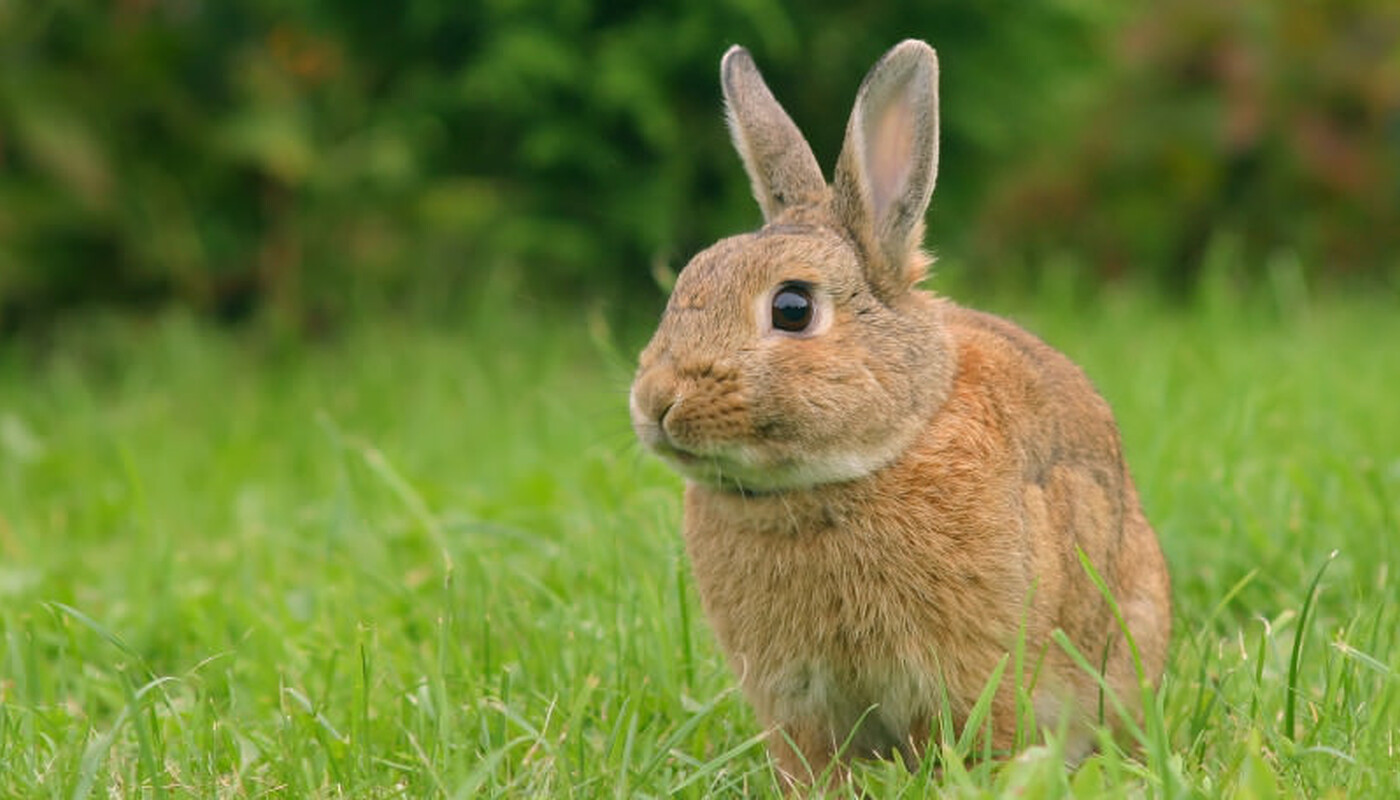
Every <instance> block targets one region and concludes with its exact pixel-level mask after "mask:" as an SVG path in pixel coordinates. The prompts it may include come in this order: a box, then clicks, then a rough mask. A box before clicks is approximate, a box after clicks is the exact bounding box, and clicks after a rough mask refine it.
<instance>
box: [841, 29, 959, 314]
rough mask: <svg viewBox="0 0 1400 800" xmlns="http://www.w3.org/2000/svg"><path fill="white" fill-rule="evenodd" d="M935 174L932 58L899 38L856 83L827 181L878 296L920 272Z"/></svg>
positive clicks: (905, 286)
mask: <svg viewBox="0 0 1400 800" xmlns="http://www.w3.org/2000/svg"><path fill="white" fill-rule="evenodd" d="M937 174H938V56H937V54H935V53H934V51H933V48H932V47H929V46H928V45H927V44H925V43H924V42H921V41H918V40H916V39H906V40H905V41H903V42H900V43H899V44H897V45H895V46H894V48H893V49H891V50H890V51H889V52H888V53H886V54H885V55H884V57H883V58H881V59H880V60H879V61H878V62H876V64H875V66H874V67H871V68H870V72H869V74H867V75H866V76H865V81H864V82H862V83H861V85H860V92H859V93H858V94H857V95H856V104H855V108H854V109H853V110H852V111H851V120H850V122H849V123H848V124H847V126H846V141H845V144H844V145H843V146H842V148H841V158H840V160H839V161H838V162H837V164H836V179H835V182H834V184H833V189H834V195H833V198H832V203H833V210H834V211H835V213H836V216H837V218H838V219H839V220H840V221H841V222H842V224H844V225H845V227H846V229H847V230H848V231H849V232H850V234H851V235H852V237H853V238H854V239H855V240H856V242H857V243H858V244H859V246H860V247H861V249H862V250H863V251H864V252H863V253H862V255H864V256H865V261H866V271H867V275H866V278H867V280H869V281H870V284H871V286H872V287H873V288H874V289H875V291H876V292H877V293H878V294H879V295H880V296H882V297H883V298H884V299H886V300H889V299H893V298H895V297H898V296H899V295H900V294H903V293H904V292H906V291H908V290H909V288H910V287H912V286H913V285H914V284H915V283H917V282H918V281H919V280H921V279H922V278H923V272H924V265H925V260H924V258H923V257H922V256H921V255H920V253H919V246H920V244H921V243H922V240H923V232H924V226H923V222H924V212H925V211H926V210H927V209H928V203H929V198H930V197H931V196H932V195H933V183H934V178H935V177H936V176H937Z"/></svg>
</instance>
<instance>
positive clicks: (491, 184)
mask: <svg viewBox="0 0 1400 800" xmlns="http://www.w3.org/2000/svg"><path fill="white" fill-rule="evenodd" d="M909 36H915V37H920V38H924V39H927V40H928V41H930V42H931V43H933V44H934V46H935V47H937V48H938V50H939V54H940V58H941V62H942V66H943V79H942V88H943V103H944V106H943V121H944V150H943V162H942V163H943V166H942V170H941V173H940V182H939V184H940V185H939V191H938V193H937V195H936V197H935V201H934V208H933V210H932V212H931V215H930V225H931V237H930V239H931V243H932V244H933V245H934V247H935V249H937V250H938V251H939V252H940V253H941V254H943V255H944V256H945V257H946V258H948V259H950V260H952V261H954V262H965V263H967V264H969V265H972V266H971V267H969V269H968V272H969V274H971V275H975V276H978V277H980V278H985V279H987V280H996V281H1008V282H1013V283H1024V282H1027V281H1033V280H1034V279H1035V275H1036V271H1037V269H1038V268H1039V265H1041V264H1043V263H1045V262H1046V261H1047V260H1056V261H1057V263H1060V262H1063V263H1071V264H1073V265H1075V266H1074V269H1076V270H1079V271H1081V272H1083V273H1084V274H1085V275H1086V276H1089V277H1091V278H1093V279H1099V278H1113V277H1118V276H1130V277H1141V278H1144V279H1148V280H1151V281H1153V282H1155V283H1156V284H1158V285H1160V286H1162V287H1164V288H1168V289H1172V290H1176V291H1190V290H1191V289H1192V287H1193V286H1194V284H1195V283H1196V282H1197V280H1198V279H1199V267H1200V265H1201V264H1202V263H1204V262H1205V261H1208V260H1209V259H1208V258H1206V254H1207V253H1208V252H1210V251H1211V249H1212V248H1213V247H1214V246H1215V245H1216V244H1220V243H1224V244H1221V247H1222V248H1224V249H1225V250H1226V251H1228V252H1229V253H1230V254H1232V258H1231V259H1229V264H1230V265H1231V266H1230V268H1231V270H1232V272H1234V273H1235V274H1234V278H1235V279H1238V280H1239V281H1241V282H1244V283H1246V284H1247V283H1248V282H1250V281H1254V280H1258V279H1259V278H1260V276H1263V275H1265V274H1267V273H1268V271H1269V270H1270V269H1272V268H1273V267H1271V266H1270V265H1273V266H1274V267H1276V266H1277V265H1278V264H1279V263H1284V262H1286V263H1287V264H1289V265H1291V266H1290V269H1293V270H1294V271H1296V272H1297V273H1299V274H1300V275H1302V276H1303V277H1304V279H1305V280H1308V281H1319V280H1332V279H1338V278H1339V279H1348V280H1349V279H1353V278H1356V279H1362V280H1373V281H1381V282H1393V281H1394V280H1395V278H1396V275H1397V268H1396V262H1397V258H1396V255H1395V254H1396V253H1397V252H1400V250H1398V249H1397V246H1400V60H1397V58H1396V53H1397V52H1400V11H1397V6H1396V4H1394V3H1393V2H1390V1H1389V0H1352V1H1351V2H1343V3H1316V2H1307V1H1306V0H1280V2H1272V3H1255V2H1249V1H1248V0H1162V2H1156V3H1129V4H1123V3H1110V2H1102V3H1096V2H1093V0H1084V1H1083V2H1063V1H1061V2H1054V1H1052V0H1046V1H1045V2H1013V0H999V1H996V0H993V1H991V2H981V3H967V2H924V3H899V2H887V1H886V2H881V1H878V0H869V1H868V2H864V3H860V4H848V3H835V2H826V1H825V0H820V1H819V2H811V3H805V4H799V3H796V2H779V1H778V0H728V1H727V2H716V3H681V2H676V1H675V0H662V1H661V2H608V3H603V2H597V0H477V1H475V2H466V3H462V2H449V1H447V0H407V2H402V3H333V2H329V1H328V0H290V1H289V2H273V0H248V1H247V2H236V3H210V2H199V0H118V1H117V2H110V1H106V2H98V1H97V0H63V1H62V2H58V1H55V2H49V3H4V4H0V328H9V329H13V328H14V327H15V326H17V325H20V326H22V325H24V324H25V323H27V322H32V321H37V320H43V319H45V318H48V317H49V316H51V315H52V314H53V313H54V312H56V311H59V310H62V309H66V308H71V307H74V306H81V305H87V304H91V303H101V304H118V305H136V306H141V305H149V304H164V303H168V302H179V303H183V304H187V305H189V306H192V307H194V308H196V309H198V310H200V311H202V312H206V313H210V314H217V315H221V316H224V317H229V318H237V317H240V316H243V315H246V314H248V313H250V312H252V311H254V310H258V309H269V310H271V311H272V312H274V313H277V314H280V315H284V316H286V317H287V318H289V319H293V320H298V321H303V322H304V321H307V320H315V319H320V318H327V317H329V318H335V317H336V316H338V315H342V314H345V313H348V312H350V311H352V310H355V309H357V308H360V307H369V308H385V307H389V308H393V307H399V306H404V305H414V304H422V303H430V304H437V305H438V306H440V307H446V308H450V307H451V306H452V304H454V303H460V302H461V301H462V300H464V299H469V298H470V297H471V296H472V295H473V293H475V292H477V291H478V290H479V289H480V287H481V286H482V285H483V282H484V281H485V280H486V279H487V276H488V275H491V276H495V277H496V278H501V277H505V278H506V279H508V280H509V281H511V282H512V283H513V284H514V285H516V286H517V287H519V288H520V289H521V290H522V291H528V292H531V293H535V294H538V295H541V296H549V295H561V294H578V293H585V294H589V295H593V296H605V297H612V298H627V297H638V296H644V295H654V293H655V292H656V281H655V280H654V277H653V276H654V274H662V275H664V274H665V273H666V272H667V271H669V270H674V269H676V268H678V267H679V266H680V265H682V264H683V263H684V261H685V259H686V258H687V257H688V256H689V255H690V254H691V253H692V252H693V251H694V250H695V249H696V248H698V247H700V246H703V245H704V244H705V243H706V242H708V241H710V240H712V239H714V238H716V237H717V236H719V235H723V234H725V233H730V232H734V231H737V230H741V229H746V228H751V227H753V226H755V225H756V223H757V220H758V214H757V210H756V208H755V206H754V205H753V202H752V200H751V198H750V197H749V195H748V189H747V186H746V184H745V182H744V178H743V173H742V170H741V169H740V166H739V163H738V159H737V158H736V157H735V156H734V155H733V153H732V152H731V150H730V148H729V144H728V141H727V134H726V132H725V130H724V127H723V124H722V120H721V116H720V111H719V102H720V101H719V90H718V79H717V65H718V59H719V56H720V55H721V54H722V53H723V51H724V49H725V48H726V47H728V46H729V45H730V44H732V43H736V42H738V43H743V44H745V45H747V46H748V47H749V48H750V49H751V50H752V51H753V52H754V54H755V57H756V58H757V60H758V62H759V64H760V66H761V67H762V68H763V69H764V71H765V74H766V76H767V77H768V79H769V82H770V83H771V85H772V86H773V87H774V89H775V91H776V93H777V94H778V96H779V98H780V99H781V100H782V101H783V102H784V104H785V105H786V106H787V108H788V109H789V111H790V112H791V113H792V115H793V116H794V118H795V119H796V120H797V121H798V124H799V125H800V126H801V127H802V128H803V129H804V130H805V131H807V132H808V134H809V136H810V138H811V140H812V144H813V146H814V149H815V150H816V152H817V156H818V158H819V160H821V161H822V163H823V164H824V165H825V166H826V167H827V168H828V169H829V168H830V165H831V164H832V162H833V161H834V159H835V157H836V151H837V148H838V147H839V144H840V137H841V133H842V131H843V129H844V124H845V117H846V114H847V113H848V111H849V108H850V103H851V100H852V98H853V95H854V92H855V89H856V86H857V84H858V83H859V80H860V78H861V76H862V75H863V74H864V71H865V70H866V69H867V68H868V67H869V65H870V64H871V63H872V62H873V61H874V60H875V59H876V58H877V57H878V56H879V55H880V53H882V52H883V51H884V50H885V49H886V48H888V47H889V46H890V45H891V44H893V43H894V42H895V41H897V40H899V39H901V38H905V37H909Z"/></svg>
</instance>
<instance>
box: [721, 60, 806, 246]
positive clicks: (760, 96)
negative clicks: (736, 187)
mask: <svg viewBox="0 0 1400 800" xmlns="http://www.w3.org/2000/svg"><path fill="white" fill-rule="evenodd" d="M719 78H720V85H721V86H723V88H724V105H725V108H726V109H727V111H728V117H729V133H730V135H731V137H733V139H734V149H735V150H738V151H739V156H740V157H741V158H743V160H744V169H745V170H746V171H747V172H748V173H749V182H750V183H751V184H752V185H753V196H754V198H755V199H756V200H758V205H759V207H761V208H762V209H763V220H764V221H765V222H772V221H774V220H775V219H777V217H778V216H780V215H781V214H782V213H783V211H785V210H787V209H788V208H797V207H803V206H815V205H818V204H820V203H821V202H822V200H823V199H825V197H826V191H827V190H826V178H824V177H822V171H821V167H819V166H817V159H816V157H815V156H813V155H812V148H811V147H810V146H808V144H807V140H806V139H804V138H802V132H801V131H799V130H798V129H797V126H796V125H794V124H793V122H792V118H791V117H789V116H788V115H787V112H786V111H784V110H783V107H782V106H781V105H778V101H777V99H776V98H774V97H773V93H772V92H771V91H769V89H768V84H766V83H764V82H763V76H762V75H760V74H759V72H758V67H757V66H756V65H755V64H754V63H753V57H752V56H750V55H749V51H747V50H745V49H744V48H742V47H739V46H738V45H735V46H734V47H731V48H729V52H727V53H725V54H724V59H723V60H722V61H721V62H720V67H719Z"/></svg>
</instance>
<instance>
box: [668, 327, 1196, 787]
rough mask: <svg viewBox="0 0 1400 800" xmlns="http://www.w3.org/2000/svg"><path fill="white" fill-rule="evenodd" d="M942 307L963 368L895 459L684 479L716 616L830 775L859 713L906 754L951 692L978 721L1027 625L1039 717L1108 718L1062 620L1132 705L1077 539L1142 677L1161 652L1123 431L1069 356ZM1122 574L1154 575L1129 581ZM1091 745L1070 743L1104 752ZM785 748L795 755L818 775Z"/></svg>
mask: <svg viewBox="0 0 1400 800" xmlns="http://www.w3.org/2000/svg"><path fill="white" fill-rule="evenodd" d="M931 311H932V313H934V314H936V315H938V316H941V317H942V318H943V319H944V321H945V325H944V330H945V332H946V333H945V335H946V336H947V338H948V340H949V341H948V349H949V350H950V351H951V352H954V353H956V354H957V357H956V362H955V363H956V366H955V368H954V370H953V376H952V378H951V380H950V386H949V387H948V391H947V399H946V400H945V401H944V402H943V404H942V405H941V406H940V407H939V408H938V410H937V411H936V412H934V414H933V415H932V418H931V419H930V421H929V425H928V427H926V428H924V429H923V430H922V432H921V433H920V434H919V436H918V437H917V438H916V439H915V440H914V442H913V443H912V444H911V445H910V446H909V447H908V449H907V450H905V451H904V452H903V454H901V455H900V456H899V457H898V459H897V460H896V461H894V463H892V464H890V465H888V466H886V467H884V468H882V469H879V470H877V471H875V472H873V473H871V474H869V475H867V476H865V477H863V478H860V479H857V480H853V481H848V482H844V483H839V484H832V485H822V486H817V487H813V488H810V489H806V490H801V491H785V492H781V493H773V494H742V493H736V492H733V491H728V490H725V489H717V488H714V487H712V486H708V485H705V484H701V483H691V484H690V485H689V486H688V487H687V492H686V506H685V511H686V519H685V539H686V549H687V551H688V553H689V556H690V558H691V561H692V564H693V567H694V572H695V579H696V584H697V586H698V588H699V591H700V595H701V597H702V599H703V602H704V605H705V609H706V612H707V614H708V616H709V619H710V621H711V624H712V625H713V626H714V628H715V632H716V634H717V635H718V636H719V640H720V642H721V644H722V645H723V647H724V650H725V652H726V653H727V654H728V656H729V659H730V662H731V665H732V667H733V669H734V670H735V672H736V673H737V674H738V675H739V677H740V680H741V682H742V684H743V688H744V691H745V693H746V695H747V696H748V697H749V699H750V701H751V702H752V703H753V704H754V706H755V708H756V709H757V711H758V714H759V716H760V718H762V719H763V720H765V721H766V722H767V723H769V724H776V725H779V726H781V727H782V728H783V730H784V731H785V732H786V733H787V735H788V736H789V737H790V738H792V739H793V741H794V742H795V743H796V744H797V746H798V747H799V748H800V749H801V750H802V751H803V753H804V756H805V759H806V760H807V761H808V762H809V764H808V765H807V766H810V767H811V768H813V769H815V770H817V771H820V770H821V768H822V767H824V766H825V759H824V758H823V754H828V755H829V754H830V753H832V752H834V750H835V749H836V748H837V747H839V746H840V745H842V744H843V743H845V742H846V739H847V737H848V736H849V735H850V734H851V733H852V732H853V731H856V723H857V721H858V720H861V718H862V716H864V717H865V719H864V720H863V721H862V722H861V724H860V726H859V731H858V732H856V735H855V736H854V738H853V739H852V741H851V745H850V747H851V750H852V752H855V753H879V754H885V755H888V754H890V753H892V752H894V751H896V750H899V751H901V752H902V753H903V755H904V756H905V758H906V760H907V761H912V759H911V758H910V757H911V756H913V755H916V754H917V753H919V752H921V751H922V749H923V745H924V744H925V741H926V739H927V737H928V735H929V734H930V732H931V731H932V730H933V728H932V724H933V723H934V722H935V721H936V720H937V719H939V718H940V714H941V713H942V705H941V704H942V703H943V702H945V698H946V702H947V703H948V711H949V712H950V714H951V717H952V719H953V721H954V723H955V725H957V726H958V727H959V729H961V725H962V723H963V722H964V721H965V719H966V717H967V714H968V712H969V711H970V710H971V708H972V704H973V703H974V702H975V701H976V699H977V698H978V697H979V696H980V695H981V693H982V692H983V690H984V688H985V687H986V686H987V682H988V679H989V677H990V676H991V675H992V674H993V671H994V670H995V669H996V667H997V665H998V663H999V662H1000V661H1001V660H1002V659H1003V657H1007V656H1008V654H1012V653H1014V652H1015V651H1016V648H1017V640H1018V637H1021V636H1024V650H1023V652H1024V664H1025V666H1026V671H1027V674H1026V677H1025V678H1024V680H1025V681H1026V683H1027V685H1029V681H1030V672H1031V671H1032V670H1033V669H1034V667H1035V666H1036V665H1037V663H1038V662H1039V661H1040V659H1041V658H1042V657H1044V658H1045V659H1046V662H1045V665H1044V666H1043V667H1041V670H1040V676H1039V677H1038V678H1037V679H1036V683H1035V686H1036V690H1037V691H1036V712H1037V716H1038V718H1039V721H1040V722H1041V724H1049V725H1051V726H1053V725H1055V724H1056V723H1057V722H1058V715H1059V713H1060V712H1061V711H1062V710H1064V709H1065V707H1066V703H1067V702H1069V701H1072V702H1074V703H1075V704H1076V706H1077V708H1076V713H1077V714H1078V715H1079V716H1080V717H1081V718H1084V719H1089V720H1092V719H1094V718H1095V717H1096V716H1097V714H1098V710H1099V707H1100V706H1099V687H1098V685H1097V682H1096V681H1095V680H1094V678H1093V677H1092V676H1090V675H1086V674H1084V673H1083V671H1082V670H1080V668H1079V667H1077V666H1075V665H1074V664H1073V663H1072V662H1071V660H1070V659H1069V658H1068V657H1067V656H1066V655H1065V654H1064V653H1063V651H1061V650H1060V649H1059V647H1058V646H1055V645H1053V644H1051V643H1050V633H1051V631H1052V630H1054V629H1055V628H1061V629H1063V630H1064V631H1065V633H1066V634H1067V635H1068V636H1069V638H1070V640H1071V641H1072V642H1073V643H1074V644H1075V645H1076V646H1077V647H1078V648H1079V650H1080V651H1081V652H1082V653H1083V655H1084V656H1085V657H1086V658H1087V659H1089V660H1090V662H1091V663H1094V664H1099V663H1104V664H1106V665H1107V670H1106V676H1107V680H1108V684H1109V686H1111V687H1112V688H1113V690H1114V691H1116V692H1117V693H1118V696H1119V698H1120V699H1121V700H1122V701H1123V702H1124V703H1126V704H1127V706H1128V707H1129V708H1130V709H1133V708H1135V706H1136V704H1137V699H1138V687H1137V679H1136V674H1135V671H1134V667H1133V663H1132V660H1131V654H1130V652H1129V650H1128V648H1127V647H1126V645H1125V643H1124V641H1123V638H1122V636H1120V635H1116V634H1117V631H1118V625H1117V623H1116V621H1115V620H1114V618H1113V615H1112V612H1111V610H1110V608H1109V607H1108V604H1107V603H1106V602H1105V601H1104V599H1103V597H1102V595H1101V594H1100V593H1099V592H1098V590H1097V589H1096V588H1095V587H1094V586H1093V584H1092V582H1091V580H1090V578H1089V576H1088V575H1087V574H1086V573H1085V571H1084V569H1083V568H1082V566H1081V565H1080V562H1079V556H1078V553H1077V550H1076V548H1078V549H1082V550H1083V552H1084V553H1085V555H1086V556H1087V557H1088V558H1089V560H1090V561H1091V563H1093V564H1095V565H1096V568H1097V570H1098V571H1099V573H1100V575H1101V576H1102V577H1103V579H1104V580H1105V581H1106V582H1107V583H1108V586H1109V587H1110V588H1111V590H1112V591H1113V592H1114V595H1115V598H1116V600H1117V602H1118V603H1119V605H1120V608H1121V610H1122V613H1123V614H1124V616H1125V617H1126V618H1127V621H1128V624H1129V627H1130V629H1132V630H1134V631H1135V632H1138V633H1139V634H1146V635H1140V636H1139V638H1138V642H1137V643H1138V646H1139V647H1140V649H1141V656H1142V660H1143V669H1144V672H1145V674H1146V675H1148V676H1156V675H1158V674H1160V672H1161V669H1162V664H1163V661H1164V658H1165V644H1166V636H1165V630H1162V629H1161V628H1160V625H1161V620H1160V612H1161V610H1162V609H1165V608H1166V607H1167V603H1168V598H1167V595H1168V585H1167V581H1166V579H1165V576H1166V570H1165V566H1164V565H1163V564H1162V557H1161V553H1160V551H1159V550H1158V547H1157V543H1156V539H1155V538H1154V536H1153V533H1152V529H1151V528H1150V527H1149V526H1148V524H1147V522H1146V520H1145V519H1144V518H1143V516H1142V514H1141V511H1140V510H1139V508H1138V503H1137V497H1136V494H1135V492H1134V490H1133V487H1132V484H1131V481H1130V479H1129V477H1128V475H1127V472H1126V470H1125V469H1124V465H1123V462H1122V460H1121V458H1119V457H1118V453H1117V450H1116V448H1115V449H1114V450H1111V451H1106V450H1103V449H1102V448H1100V447H1099V444H1100V443H1101V442H1103V441H1104V440H1105V439H1108V440H1111V441H1114V442H1115V443H1116V441H1117V433H1116V430H1115V428H1114V426H1113V421H1112V418H1111V416H1110V412H1109V409H1108V407H1107V405H1106V404H1105V403H1104V402H1103V401H1102V400H1101V399H1099V397H1098V396H1097V395H1096V394H1095V393H1094V392H1093V390H1092V388H1091V387H1090V386H1089V384H1088V381H1087V379H1086V378H1085V377H1084V375H1083V373H1082V372H1081V371H1080V370H1079V369H1078V368H1077V367H1075V366H1074V365H1073V364H1072V363H1070V362H1069V361H1068V360H1067V359H1066V358H1064V356H1062V355H1060V354H1059V353H1057V352H1055V351H1054V350H1052V349H1050V348H1049V347H1047V346H1046V345H1045V344H1043V343H1042V342H1040V341H1039V340H1037V339H1035V338H1034V337H1032V336H1031V335H1029V334H1027V333H1025V332H1023V331H1021V330H1020V329H1018V328H1016V327H1014V326H1013V325H1011V324H1010V323H1008V322H1005V321H1003V320H1001V319H998V318H996V317H992V316H989V315H986V314H980V313H977V312H973V311H968V310H965V309H962V308H959V307H957V306H954V305H952V304H951V303H938V304H937V305H935V306H933V307H932V308H931ZM1018 423H1019V424H1024V425H1028V426H1033V427H1032V429H1029V430H1019V429H1018V427H1019V424H1018ZM1127 575H1146V576H1148V577H1150V578H1151V580H1147V581H1144V582H1142V583H1140V584H1134V585H1125V584H1124V582H1123V580H1122V576H1127ZM1023 625H1024V633H1022V626H1023ZM1105 647H1112V648H1113V649H1112V651H1111V652H1110V653H1108V654H1107V655H1105V653H1104V648H1105ZM1005 669H1006V672H1005V675H1004V677H1003V679H1002V681H1001V684H1000V686H1001V691H999V693H998V694H997V695H996V698H995V701H994V704H993V707H992V712H991V726H992V731H993V744H994V746H995V747H996V748H998V749H1002V750H1005V749H1007V748H1009V747H1010V746H1011V745H1012V744H1013V741H1012V739H1013V735H1014V731H1015V726H1016V718H1015V713H1016V712H1015V706H1014V694H1013V688H1014V686H1015V684H1016V683H1017V680H1016V678H1015V676H1014V674H1013V672H1014V668H1013V665H1012V664H1011V663H1009V662H1008V664H1007V665H1006V668H1005ZM867 711H869V713H868V714H867ZM1110 714H1111V708H1110ZM1110 719H1111V716H1110ZM1076 733H1082V729H1081V730H1077V731H1076ZM1076 738H1077V742H1076V743H1075V744H1073V745H1071V746H1072V747H1074V746H1078V747H1087V746H1088V744H1089V742H1088V740H1087V739H1084V738H1082V737H1076ZM775 744H778V746H777V753H778V755H779V756H780V763H781V766H783V767H784V768H785V769H787V770H788V771H789V772H792V773H794V774H804V773H805V771H806V767H804V766H803V765H802V764H801V763H800V762H798V761H797V760H796V759H795V758H794V756H793V754H791V753H788V752H785V751H786V747H785V746H784V745H783V744H781V743H775ZM1079 754H1082V752H1081V753H1079ZM1079 754H1071V755H1079Z"/></svg>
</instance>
